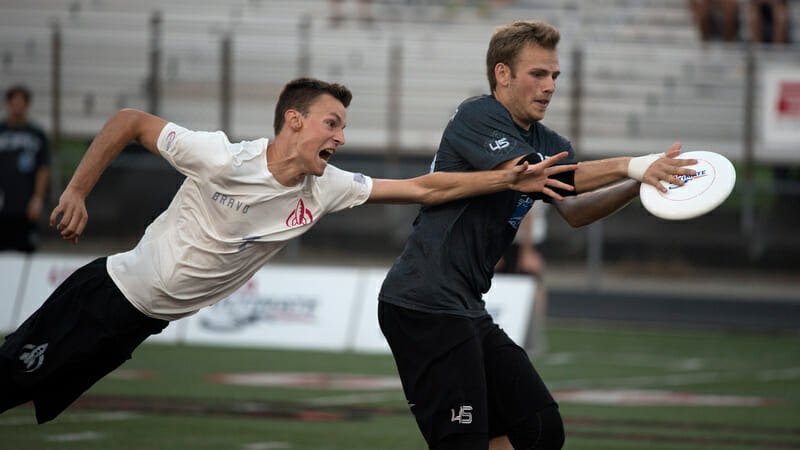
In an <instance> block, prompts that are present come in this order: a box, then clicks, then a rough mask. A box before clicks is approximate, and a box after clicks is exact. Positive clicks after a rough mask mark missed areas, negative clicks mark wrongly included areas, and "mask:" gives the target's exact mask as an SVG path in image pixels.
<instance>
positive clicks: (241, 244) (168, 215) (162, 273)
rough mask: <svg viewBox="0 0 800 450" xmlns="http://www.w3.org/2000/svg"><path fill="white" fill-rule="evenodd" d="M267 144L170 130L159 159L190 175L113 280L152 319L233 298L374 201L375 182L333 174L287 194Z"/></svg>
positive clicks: (123, 256)
mask: <svg viewBox="0 0 800 450" xmlns="http://www.w3.org/2000/svg"><path fill="white" fill-rule="evenodd" d="M267 144H268V140H267V139H259V140H255V141H249V142H240V143H236V144H234V143H231V142H230V141H228V138H227V136H226V135H225V134H224V133H222V132H215V133H209V132H196V131H190V130H187V129H185V128H183V127H180V126H178V125H175V124H173V123H170V124H167V125H166V126H165V127H164V129H163V130H162V131H161V134H160V135H159V138H158V143H157V146H158V151H159V152H160V153H161V155H162V156H163V157H164V158H166V159H167V161H169V162H170V164H172V165H173V166H174V167H175V168H176V169H178V170H179V171H180V172H181V173H183V174H184V175H186V180H185V181H184V182H183V184H182V185H181V187H180V188H179V189H178V192H177V193H176V194H175V197H174V198H173V199H172V202H171V203H170V205H169V207H168V208H167V209H166V210H165V211H164V212H163V213H162V214H161V215H160V216H158V218H156V220H155V221H153V223H152V224H150V226H148V227H147V229H146V230H145V233H144V236H142V239H141V240H140V241H139V243H138V244H137V245H136V247H135V248H134V249H133V250H130V251H128V252H124V253H119V254H115V255H112V256H110V257H109V258H108V264H107V268H108V273H109V275H110V276H111V278H112V279H113V280H114V282H115V283H116V285H117V287H119V289H120V291H122V293H123V294H124V295H125V297H126V298H127V299H128V300H129V301H130V302H131V303H132V304H133V305H134V306H135V307H136V308H137V309H139V310H140V311H141V312H143V313H144V314H146V315H148V316H151V317H155V318H158V319H164V320H175V319H179V318H181V317H185V316H188V315H191V314H194V313H195V312H197V311H198V310H199V309H200V308H203V307H205V306H208V305H211V304H214V303H216V302H218V301H219V300H222V299H223V298H225V297H228V296H229V295H231V294H232V293H233V292H234V291H236V290H237V289H238V288H239V287H240V286H242V285H243V284H244V283H245V282H247V281H248V280H249V279H250V278H251V277H252V276H253V275H254V274H255V273H256V272H257V271H258V270H259V269H260V268H261V267H262V266H263V265H264V263H265V262H266V261H267V260H269V259H270V258H271V257H272V256H274V255H275V254H276V253H277V252H278V251H279V250H280V249H282V248H283V247H284V246H285V245H286V243H287V241H289V240H290V239H292V238H294V237H297V236H300V235H301V234H303V233H305V232H306V231H308V230H309V229H310V228H311V226H313V225H314V224H315V223H317V221H318V220H319V219H320V218H322V216H324V215H325V214H328V213H331V212H335V211H339V210H341V209H345V208H352V207H353V206H357V205H360V204H362V203H364V202H366V201H367V199H368V197H369V194H370V192H371V190H372V179H371V178H369V177H367V176H364V175H361V174H357V173H351V172H346V171H344V170H341V169H338V168H336V167H334V166H331V165H328V167H327V168H326V169H325V173H324V174H323V175H322V176H321V177H315V176H307V177H306V178H305V181H304V182H303V183H299V184H298V185H296V186H292V187H286V186H283V185H281V184H280V183H278V182H277V181H276V180H275V178H274V177H273V175H272V174H271V173H270V172H269V169H268V168H267V158H266V151H267Z"/></svg>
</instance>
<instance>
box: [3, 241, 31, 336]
mask: <svg viewBox="0 0 800 450" xmlns="http://www.w3.org/2000/svg"><path fill="white" fill-rule="evenodd" d="M26 260H27V258H26V257H25V255H23V254H22V253H13V252H4V253H0V331H6V330H12V329H14V328H16V325H17V318H16V317H15V316H16V315H17V314H16V313H17V301H18V300H20V298H19V287H20V281H21V280H22V278H23V272H24V271H26V270H27V268H26ZM28 261H29V260H28Z"/></svg>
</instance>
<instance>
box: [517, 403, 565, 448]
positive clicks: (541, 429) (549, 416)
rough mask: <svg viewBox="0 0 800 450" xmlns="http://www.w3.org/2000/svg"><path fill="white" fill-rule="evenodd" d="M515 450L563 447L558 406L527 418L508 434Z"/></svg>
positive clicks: (562, 433) (562, 430) (562, 426)
mask: <svg viewBox="0 0 800 450" xmlns="http://www.w3.org/2000/svg"><path fill="white" fill-rule="evenodd" d="M508 440H509V441H511V445H513V446H514V448H515V449H517V450H520V449H526V450H534V449H535V450H540V449H541V450H551V449H555V450H557V449H560V448H562V447H563V446H564V440H565V436H564V422H563V421H562V420H561V413H559V412H558V406H556V405H552V406H549V407H547V408H545V409H543V410H541V411H539V412H538V413H536V415H534V416H531V417H529V418H528V419H527V420H526V421H524V422H522V423H520V424H519V425H518V426H517V427H515V428H514V429H513V430H512V431H511V432H509V433H508Z"/></svg>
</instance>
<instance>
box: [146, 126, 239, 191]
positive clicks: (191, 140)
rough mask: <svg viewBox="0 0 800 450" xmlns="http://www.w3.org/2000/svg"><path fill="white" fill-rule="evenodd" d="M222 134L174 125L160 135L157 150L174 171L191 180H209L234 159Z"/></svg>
mask: <svg viewBox="0 0 800 450" xmlns="http://www.w3.org/2000/svg"><path fill="white" fill-rule="evenodd" d="M228 144H229V142H228V138H227V137H226V136H225V134H224V133H222V132H206V131H191V130H188V129H186V128H184V127H182V126H180V125H177V124H174V123H172V122H170V123H168V124H167V125H165V126H164V129H162V130H161V134H160V135H159V136H158V141H157V144H156V145H157V147H158V151H159V153H161V156H163V157H164V159H166V160H167V161H168V162H169V163H170V164H171V165H172V166H173V167H175V169H177V170H178V171H179V172H181V173H182V174H184V175H186V176H187V177H190V178H203V177H207V176H209V175H211V174H213V172H214V168H217V167H220V166H222V165H226V164H228V163H229V161H230V159H231V155H230V152H228V151H227V147H228Z"/></svg>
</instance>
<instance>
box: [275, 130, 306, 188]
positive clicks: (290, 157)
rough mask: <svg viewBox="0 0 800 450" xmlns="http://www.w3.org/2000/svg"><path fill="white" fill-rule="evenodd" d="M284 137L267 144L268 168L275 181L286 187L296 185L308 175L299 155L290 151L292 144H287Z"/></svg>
mask: <svg viewBox="0 0 800 450" xmlns="http://www.w3.org/2000/svg"><path fill="white" fill-rule="evenodd" d="M285 144H286V142H284V140H283V139H280V140H279V139H276V140H275V141H273V142H270V144H269V145H268V146H267V152H266V154H267V169H269V171H270V173H271V174H272V176H273V178H275V181H277V182H278V183H280V184H282V185H283V186H286V187H292V186H296V185H297V184H298V183H301V182H302V181H303V179H304V178H305V177H306V174H305V173H304V171H303V169H302V167H301V165H300V158H299V155H297V154H296V153H293V152H291V151H289V149H291V148H292V147H291V146H288V145H285Z"/></svg>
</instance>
